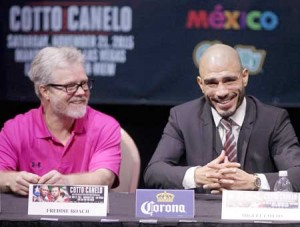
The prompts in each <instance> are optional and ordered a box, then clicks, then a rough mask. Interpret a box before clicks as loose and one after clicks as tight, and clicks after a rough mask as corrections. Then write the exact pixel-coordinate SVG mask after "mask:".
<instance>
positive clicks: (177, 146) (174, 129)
mask: <svg viewBox="0 0 300 227" xmlns="http://www.w3.org/2000/svg"><path fill="white" fill-rule="evenodd" d="M246 99H247V107H246V115H245V119H244V122H243V125H242V128H241V131H240V134H239V138H238V145H237V146H238V147H237V149H238V162H239V163H240V164H241V169H243V170H245V171H246V172H248V173H264V174H265V175H266V177H267V179H268V182H269V184H270V187H271V189H273V186H274V184H275V181H276V179H277V178H278V171H279V170H288V176H289V179H290V181H291V182H292V185H293V187H294V190H295V191H300V147H299V143H298V139H297V137H296V135H295V132H294V129H293V127H292V125H291V122H290V119H289V116H288V113H287V111H286V110H284V109H280V108H277V107H273V106H269V105H265V104H263V103H261V102H260V101H259V100H257V99H256V98H254V97H251V96H248V97H246ZM221 151H222V143H221V139H220V136H219V133H218V131H217V129H216V127H215V124H214V120H213V116H212V113H211V107H210V105H209V103H208V102H206V100H205V98H204V97H202V98H199V99H196V100H193V101H190V102H187V103H184V104H181V105H179V106H176V107H174V108H172V109H171V111H170V116H169V121H168V123H167V125H166V127H165V129H164V132H163V135H162V138H161V140H160V142H159V144H158V146H157V149H156V151H155V153H154V155H153V157H152V159H151V160H150V162H149V164H148V166H147V168H146V170H145V174H144V179H145V183H146V186H147V187H149V188H169V189H176V188H178V189H180V188H181V189H182V188H183V186H182V181H183V177H184V175H185V172H186V170H187V169H188V168H190V167H192V166H198V165H201V166H204V165H206V164H207V163H208V162H210V161H212V160H213V159H215V158H216V157H217V156H218V155H219V154H220V153H221Z"/></svg>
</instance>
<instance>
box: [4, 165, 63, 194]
mask: <svg viewBox="0 0 300 227" xmlns="http://www.w3.org/2000/svg"><path fill="white" fill-rule="evenodd" d="M29 184H67V182H66V179H65V175H63V174H61V173H60V172H58V171H56V170H51V171H50V172H48V173H46V174H45V175H43V176H38V175H36V174H33V173H29V172H26V171H21V172H12V173H11V176H10V181H9V185H7V186H8V187H9V189H10V190H11V191H12V192H14V193H17V194H20V195H28V192H29Z"/></svg>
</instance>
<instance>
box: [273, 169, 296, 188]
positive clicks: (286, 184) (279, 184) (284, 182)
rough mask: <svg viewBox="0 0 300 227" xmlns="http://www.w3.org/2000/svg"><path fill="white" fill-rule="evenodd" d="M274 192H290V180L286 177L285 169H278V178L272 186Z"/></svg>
mask: <svg viewBox="0 0 300 227" xmlns="http://www.w3.org/2000/svg"><path fill="white" fill-rule="evenodd" d="M274 191H275V192H292V191H293V187H292V184H291V182H290V181H289V179H288V172H287V171H279V178H278V180H277V181H276V183H275V186H274Z"/></svg>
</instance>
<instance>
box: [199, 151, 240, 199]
mask: <svg viewBox="0 0 300 227" xmlns="http://www.w3.org/2000/svg"><path fill="white" fill-rule="evenodd" d="M226 160H227V159H226V156H225V152H224V151H222V152H221V154H220V155H219V156H218V157H217V158H216V159H214V160H213V161H211V162H210V163H208V164H207V165H205V166H203V167H198V168H197V169H196V171H195V182H196V184H197V185H203V188H204V189H212V190H213V191H212V193H218V192H219V191H220V190H221V188H222V185H221V184H220V182H219V179H220V178H222V173H220V172H219V170H221V169H224V168H225V169H230V171H229V172H231V171H234V169H236V168H239V167H240V164H239V163H235V162H228V161H226Z"/></svg>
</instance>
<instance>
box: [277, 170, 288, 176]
mask: <svg viewBox="0 0 300 227" xmlns="http://www.w3.org/2000/svg"><path fill="white" fill-rule="evenodd" d="M287 175H288V172H287V171H286V170H281V171H279V176H280V177H286V176H287Z"/></svg>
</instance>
